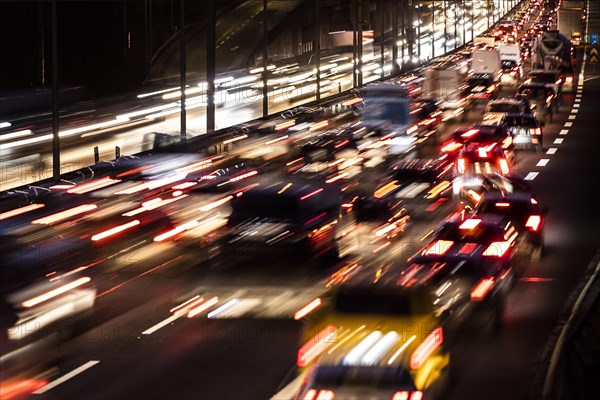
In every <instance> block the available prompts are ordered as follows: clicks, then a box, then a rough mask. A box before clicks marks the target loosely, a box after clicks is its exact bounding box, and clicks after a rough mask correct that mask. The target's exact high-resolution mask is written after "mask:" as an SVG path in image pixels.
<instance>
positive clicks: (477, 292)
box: [471, 277, 494, 301]
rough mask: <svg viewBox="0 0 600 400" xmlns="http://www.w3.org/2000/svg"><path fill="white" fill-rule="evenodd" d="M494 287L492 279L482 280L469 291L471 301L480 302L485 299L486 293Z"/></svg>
mask: <svg viewBox="0 0 600 400" xmlns="http://www.w3.org/2000/svg"><path fill="white" fill-rule="evenodd" d="M493 287H494V278H493V277H492V278H482V279H481V280H480V281H479V282H478V283H477V285H476V286H475V287H474V288H473V290H472V291H471V300H472V301H481V300H483V299H485V297H486V296H487V295H488V293H489V292H490V291H491V290H492V288H493Z"/></svg>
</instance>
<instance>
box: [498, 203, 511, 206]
mask: <svg viewBox="0 0 600 400" xmlns="http://www.w3.org/2000/svg"><path fill="white" fill-rule="evenodd" d="M496 207H510V203H496Z"/></svg>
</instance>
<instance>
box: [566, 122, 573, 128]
mask: <svg viewBox="0 0 600 400" xmlns="http://www.w3.org/2000/svg"><path fill="white" fill-rule="evenodd" d="M572 126H573V123H572V122H565V128H570V127H572Z"/></svg>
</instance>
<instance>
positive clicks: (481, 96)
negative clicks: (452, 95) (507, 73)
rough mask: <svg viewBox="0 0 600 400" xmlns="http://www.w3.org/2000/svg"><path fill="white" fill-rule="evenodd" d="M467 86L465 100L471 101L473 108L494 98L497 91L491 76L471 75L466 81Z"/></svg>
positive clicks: (494, 80) (493, 78)
mask: <svg viewBox="0 0 600 400" xmlns="http://www.w3.org/2000/svg"><path fill="white" fill-rule="evenodd" d="M467 85H468V89H467V98H468V99H469V100H471V104H472V105H473V106H475V105H477V104H478V103H479V102H485V101H487V100H489V99H494V98H496V96H497V94H498V90H499V88H498V86H497V85H496V79H495V77H494V76H493V75H492V74H477V75H473V76H471V77H469V78H468V79H467Z"/></svg>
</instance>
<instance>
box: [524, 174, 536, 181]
mask: <svg viewBox="0 0 600 400" xmlns="http://www.w3.org/2000/svg"><path fill="white" fill-rule="evenodd" d="M538 175H539V172H530V173H528V174H527V176H526V177H525V180H526V181H532V180H534V179H535V178H536V176H538Z"/></svg>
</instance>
